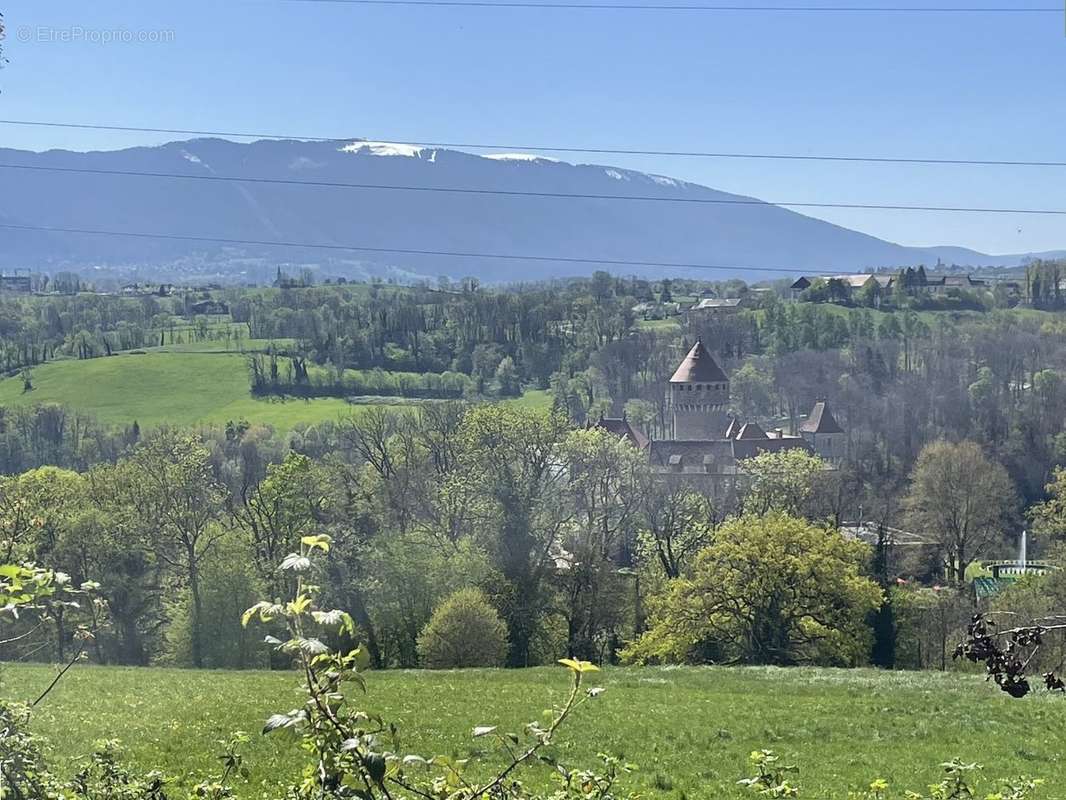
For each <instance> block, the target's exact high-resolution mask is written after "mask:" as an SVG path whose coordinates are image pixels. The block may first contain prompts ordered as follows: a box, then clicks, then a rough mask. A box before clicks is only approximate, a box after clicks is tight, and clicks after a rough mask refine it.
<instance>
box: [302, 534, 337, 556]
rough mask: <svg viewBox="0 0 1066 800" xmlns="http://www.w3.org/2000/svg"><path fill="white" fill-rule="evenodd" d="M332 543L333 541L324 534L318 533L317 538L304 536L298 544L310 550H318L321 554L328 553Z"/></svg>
mask: <svg viewBox="0 0 1066 800" xmlns="http://www.w3.org/2000/svg"><path fill="white" fill-rule="evenodd" d="M332 542H333V540H332V539H331V538H330V537H329V536H327V535H326V534H324V533H320V534H318V535H317V536H304V537H303V538H301V539H300V544H302V545H304V546H305V547H307V548H309V549H311V550H314V549H315V548H318V549H320V550H321V551H322V552H323V553H328V552H329V546H330V544H332Z"/></svg>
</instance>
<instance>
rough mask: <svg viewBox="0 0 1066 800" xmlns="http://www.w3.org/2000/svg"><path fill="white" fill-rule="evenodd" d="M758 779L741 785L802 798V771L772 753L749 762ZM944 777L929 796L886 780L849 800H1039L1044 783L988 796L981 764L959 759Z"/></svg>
mask: <svg viewBox="0 0 1066 800" xmlns="http://www.w3.org/2000/svg"><path fill="white" fill-rule="evenodd" d="M749 761H750V762H751V766H752V769H753V770H754V773H755V774H754V775H752V777H750V778H745V779H744V780H742V781H739V784H740V785H741V786H746V787H747V788H749V789H751V790H752V791H753V792H754V793H755V794H757V795H759V796H761V797H779V798H780V797H799V796H800V790H799V787H798V784H796V783H793V778H794V776H796V775H798V774H799V768H798V767H796V766H794V765H791V764H789V765H785V764H782V763H781V758H780V756H778V755H777V754H775V753H774V752H773V751H772V750H756V751H755V752H753V753H752V754H751V757H750V758H749ZM940 767H941V769H942V770H943V771H944V777H943V778H942V779H941V780H940V781H938V782H937V783H934V784H931V785H930V786H929V787H928V793H923V792H904V793H903V794H902V795H897V794H895V793H891V792H890V787H889V785H888V781H886V780H884V779H883V778H878V779H877V780H875V781H873V782H871V783H870V785H869V787H868V788H867V789H865V790H863V791H860V792H849V793H848V795H847V797H848V800H889V798H895V797H899V798H902V800H978V799H979V798H983V800H1029V799H1030V798H1033V797H1035V793H1036V791H1037V789H1039V788H1040V786H1041V785H1043V781H1039V780H1031V779H1028V778H1021V779H1018V780H1012V781H1007V780H1003V781H999V789H998V790H996V791H993V792H991V793H988V794H981V793H980V792H979V786H978V775H979V773H980V771H981V765H980V764H968V763H966V762H963V761H959V760H958V759H955V760H954V761H948V762H946V763H943V764H941V765H940Z"/></svg>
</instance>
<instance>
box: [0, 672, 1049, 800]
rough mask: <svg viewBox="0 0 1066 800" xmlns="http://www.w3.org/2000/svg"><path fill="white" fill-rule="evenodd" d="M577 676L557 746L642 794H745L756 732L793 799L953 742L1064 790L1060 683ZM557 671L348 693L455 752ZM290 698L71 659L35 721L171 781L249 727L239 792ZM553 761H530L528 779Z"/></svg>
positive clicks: (518, 718) (269, 769)
mask: <svg viewBox="0 0 1066 800" xmlns="http://www.w3.org/2000/svg"><path fill="white" fill-rule="evenodd" d="M53 674H54V673H53V671H52V670H51V669H50V668H47V667H41V666H26V665H13V664H12V665H3V666H2V667H0V680H2V683H0V697H3V698H5V699H20V700H21V699H32V698H33V697H34V696H35V695H36V694H37V692H38V691H39V689H40V688H41V687H42V686H44V685H46V684H47V682H48V681H49V680H50V679H51V677H52V675H53ZM590 677H592V678H593V679H594V682H595V684H597V685H602V686H604V687H606V689H607V691H606V693H604V694H603V695H601V696H600V697H599V698H597V700H596V701H595V702H593V703H590V704H588V705H586V706H584V707H583V708H582V709H581V710H580V712H579V714H578V716H577V717H576V718H575V719H574V721H573V722H572V723H570V724H568V726H567V727H566V728H565V729H564V731H563V735H562V737H561V738H560V739H559V745H558V747H557V753H558V757H559V759H560V761H561V762H562V763H564V764H566V765H569V766H593V765H594V763H595V758H596V754H597V753H601V752H603V753H608V754H611V755H617V756H620V757H622V758H624V759H625V760H627V761H630V762H632V763H634V764H636V765H638V766H639V771H638V772H636V773H634V774H633V775H631V776H630V777H629V778H627V779H626V781H627V783H626V785H625V787H624V788H625V789H626V790H627V791H628V790H636V791H640V792H642V793H643V794H644V795H645V796H656V797H675V798H715V799H716V800H717V799H719V798H722V799H728V798H741V797H749V796H750V794H749V793H748V792H746V791H745V790H743V789H742V787H739V786H737V785H736V782H737V780H739V779H740V778H743V777H745V776H746V771H747V759H748V754H749V753H750V752H751V751H752V750H754V749H761V748H769V749H772V750H775V751H776V752H778V753H780V754H781V755H782V756H783V757H784V758H785V759H787V760H788V761H789V762H790V763H796V764H798V765H799V766H800V774H799V780H798V783H799V784H800V786H801V788H802V789H803V792H802V794H801V796H802V797H805V798H833V800H838V799H841V800H842V798H845V797H846V796H847V792H848V791H849V790H859V789H863V788H865V787H866V786H867V785H868V784H869V782H870V781H871V780H873V779H875V778H879V777H880V778H885V779H887V780H888V781H889V783H890V785H891V786H892V787H893V788H894V790H895V793H896V794H899V795H902V791H903V789H905V788H908V789H924V787H925V785H926V784H928V783H930V782H931V781H933V780H935V779H937V778H938V777H939V773H940V769H939V764H940V763H941V762H943V761H947V760H950V759H952V758H955V757H958V758H961V759H963V760H968V761H977V762H979V763H981V764H983V765H984V766H985V770H984V773H985V774H986V775H988V776H989V777H990V778H991V777H993V776H995V777H1015V776H1020V775H1026V776H1032V777H1039V778H1044V779H1045V780H1046V781H1047V784H1046V785H1045V787H1044V789H1043V790H1042V792H1041V794H1040V797H1041V798H1046V799H1047V800H1061V799H1062V798H1066V725H1064V724H1063V721H1064V720H1066V698H1063V697H1060V696H1049V695H1046V694H1044V693H1043V692H1042V691H1041V692H1034V694H1033V696H1031V697H1029V698H1026V699H1024V700H1011V699H1010V698H1009V697H1007V696H1006V695H1005V694H1003V693H1002V692H999V691H998V690H996V689H995V687H993V686H991V685H989V684H986V683H985V682H984V681H983V680H982V679H981V678H980V677H977V676H974V675H962V674H953V673H948V674H943V673H885V672H877V671H873V670H848V671H845V670H822V669H806V668H803V669H788V670H785V669H773V668H745V669H741V668H736V669H726V668H617V669H606V670H604V671H603V672H601V673H598V674H594V675H592V676H590ZM567 679H568V678H567V672H566V670H565V669H563V668H540V669H530V670H517V671H498V670H467V671H459V672H405V671H394V672H378V673H372V674H370V675H369V694H368V695H367V696H366V698H365V701H364V700H362V699H358V698H357V700H356V702H360V703H362V702H365V707H366V709H367V710H368V711H374V712H378V713H381V714H383V715H384V716H385V718H386V719H389V720H393V721H395V722H396V723H397V724H398V725H399V727H400V730H401V735H402V736H403V752H405V753H407V752H410V753H418V754H421V755H424V756H432V755H436V754H444V755H449V756H453V757H459V758H463V757H467V756H469V755H471V754H474V753H476V752H477V751H478V749H479V748H480V747H482V746H483V741H484V740H481V739H478V740H474V739H473V738H472V737H471V730H472V728H473V727H474V726H475V725H491V724H499V725H500V726H501V729H502V730H505V731H520V730H521V728H522V726H523V725H524V724H525V723H526V722H529V721H532V720H535V719H537V718H538V717H539V716H540V715H541V713H542V711H543V710H544V709H545V708H548V707H550V706H551V705H552V704H553V703H558V702H559V701H560V700H561V699H562V697H563V694H564V692H565V689H566V683H567ZM301 702H302V698H301V694H300V693H299V691H298V687H297V676H296V675H295V674H293V673H277V672H276V673H269V672H215V671H204V672H195V671H187V670H175V669H133V668H116V667H89V666H86V667H77V668H75V669H73V670H71V672H70V673H68V675H67V676H66V678H64V680H63V681H62V682H61V683H60V684H59V686H58V687H57V688H56V689H55V691H54V692H53V693H52V694H51V695H49V696H48V698H47V700H46V701H45V702H44V703H43V704H42V706H41V707H40V708H39V709H38V710H37V711H36V713H35V719H34V723H33V726H34V729H35V730H36V731H37V732H38V733H40V734H43V735H44V736H46V737H48V739H49V740H50V741H51V748H52V752H53V753H54V755H55V757H56V758H57V759H58V760H59V761H60V762H61V763H62V764H64V766H66V767H67V768H68V769H69V767H71V766H72V761H73V760H74V759H76V758H77V757H78V756H80V755H82V754H84V753H86V752H88V751H89V750H91V748H92V746H93V743H94V742H96V741H98V740H100V739H107V738H118V739H120V740H121V741H122V746H123V749H124V751H125V753H126V754H127V756H128V757H129V758H131V759H133V760H135V761H136V762H138V763H139V764H140V765H142V766H144V767H146V768H147V767H158V768H160V769H162V770H164V771H165V772H166V773H167V774H169V775H171V776H174V777H175V778H176V780H177V781H178V783H179V785H180V787H181V788H187V787H189V786H191V785H193V784H194V783H196V782H197V780H199V779H200V778H201V777H203V775H204V772H205V770H206V771H213V770H215V768H216V764H217V763H218V762H217V761H216V760H215V755H216V754H217V752H218V750H219V744H218V740H220V739H223V738H225V737H227V736H229V735H230V734H231V733H232V732H233V731H234V730H244V731H247V732H249V733H251V734H252V735H251V743H250V744H249V745H248V747H247V751H246V752H247V761H248V764H249V766H250V768H251V771H252V772H251V778H250V780H249V781H248V782H247V783H243V784H240V785H239V786H238V787H237V788H238V791H239V796H240V797H241V798H246V799H247V800H251V799H252V798H260V797H275V796H277V792H276V791H273V790H275V789H276V788H277V787H278V786H279V785H280V784H281V783H283V782H284V781H285V779H286V778H288V777H291V776H292V775H293V774H294V771H295V770H296V768H297V767H296V765H297V763H298V761H297V759H298V752H297V749H296V747H295V746H294V744H293V741H292V739H291V738H290V737H287V735H286V734H284V733H282V734H280V735H279V734H273V735H272V736H270V737H262V736H260V735H259V733H258V731H259V730H260V729H261V727H262V723H263V721H264V720H265V719H266V718H267V716H269V715H270V714H272V713H274V712H277V711H282V712H284V711H288V710H290V709H292V708H295V707H298V706H299V705H300V704H301ZM548 775H549V773H548V772H547V771H546V769H544V768H541V769H539V770H537V769H535V770H533V771H531V772H527V773H525V776H526V777H525V780H526V781H528V782H532V783H546V782H547V781H548V780H549V778H548ZM991 789H992V787H991V786H988V787H987V790H988V791H991ZM176 794H177V795H178V796H181V794H182V792H180V791H179V792H176ZM981 796H982V797H983V796H984V794H983V793H982V795H981Z"/></svg>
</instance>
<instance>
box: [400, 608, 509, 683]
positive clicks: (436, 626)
mask: <svg viewBox="0 0 1066 800" xmlns="http://www.w3.org/2000/svg"><path fill="white" fill-rule="evenodd" d="M418 655H419V656H420V657H421V659H422V664H423V666H425V667H428V668H430V669H452V668H455V667H499V666H502V665H503V661H504V658H505V657H506V655H507V627H506V626H505V625H504V624H503V620H501V619H500V615H499V614H497V613H496V609H495V608H493V607H492V604H491V603H489V600H488V598H487V597H486V596H485V594H484V592H482V591H481V590H480V589H460V590H459V591H458V592H456V593H455V594H453V595H452V596H451V597H449V598H448V599H446V600H445V601H444V602H443V603H441V604H440V605H439V606H437V610H436V611H434V612H433V617H432V619H430V621H429V623H428V624H427V625H426V627H425V628H423V629H422V633H421V634H420V635H419V637H418Z"/></svg>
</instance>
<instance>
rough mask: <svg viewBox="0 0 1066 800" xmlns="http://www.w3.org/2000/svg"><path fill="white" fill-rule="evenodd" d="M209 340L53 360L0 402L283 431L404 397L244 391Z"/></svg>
mask: <svg viewBox="0 0 1066 800" xmlns="http://www.w3.org/2000/svg"><path fill="white" fill-rule="evenodd" d="M212 344H216V343H214V342H205V343H199V344H197V345H184V346H183V345H168V346H166V347H163V348H151V349H149V350H147V351H144V352H141V353H135V352H130V353H121V354H119V355H115V356H111V357H110V358H92V359H86V360H84V361H77V360H69V361H52V362H49V363H47V364H43V365H41V366H39V367H35V368H34V369H33V386H34V388H33V391H31V392H23V390H22V378H21V377H19V376H15V377H10V378H3V379H0V406H23V405H34V404H37V403H61V404H63V405H66V406H69V407H70V408H73V409H76V410H78V411H84V412H86V413H88V414H90V415H92V416H93V417H95V418H96V419H98V420H99V421H100V422H103V423H105V424H109V425H129V424H130V423H132V422H133V421H134V420H137V423H138V424H139V425H140V426H141V428H142V429H148V428H152V427H155V426H158V425H161V424H171V425H193V424H197V423H213V424H225V423H226V422H228V421H229V420H238V419H246V420H248V421H249V422H254V423H261V424H264V425H271V426H272V427H274V428H275V429H276V430H281V431H284V430H288V429H290V428H292V427H293V426H295V425H297V424H299V423H307V424H314V423H316V422H322V421H325V420H337V419H340V418H342V417H347V416H349V415H350V414H352V413H359V412H360V410H363V409H366V408H369V407H371V406H374V405H398V404H399V403H400V401H402V398H382V399H381V402H380V403H378V402H375V400H376V398H361V400H362V401H364V402H360V403H359V404H357V405H352V404H350V403H348V402H347V401H346V400H344V399H343V398H339V397H336V398H335V397H319V398H314V399H312V400H303V399H298V398H279V397H271V398H262V399H259V398H254V397H252V395H251V393H250V392H249V389H248V366H247V363H246V360H245V356H243V355H241V354H239V353H230V352H218V351H213V350H211V349H210V347H207V348H204V345H208V346H209V345H212ZM246 344H247V343H246ZM186 347H191V348H201V349H199V350H186V349H184V348H186ZM506 402H508V403H518V404H520V405H522V406H525V407H529V408H542V407H547V406H550V405H551V398H550V395H549V393H548V392H546V391H539V390H533V391H528V392H526V393H525V394H524V395H522V396H521V397H518V398H515V399H513V400H507V401H506ZM407 404H408V405H414V404H417V401H410V402H408V403H407Z"/></svg>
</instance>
